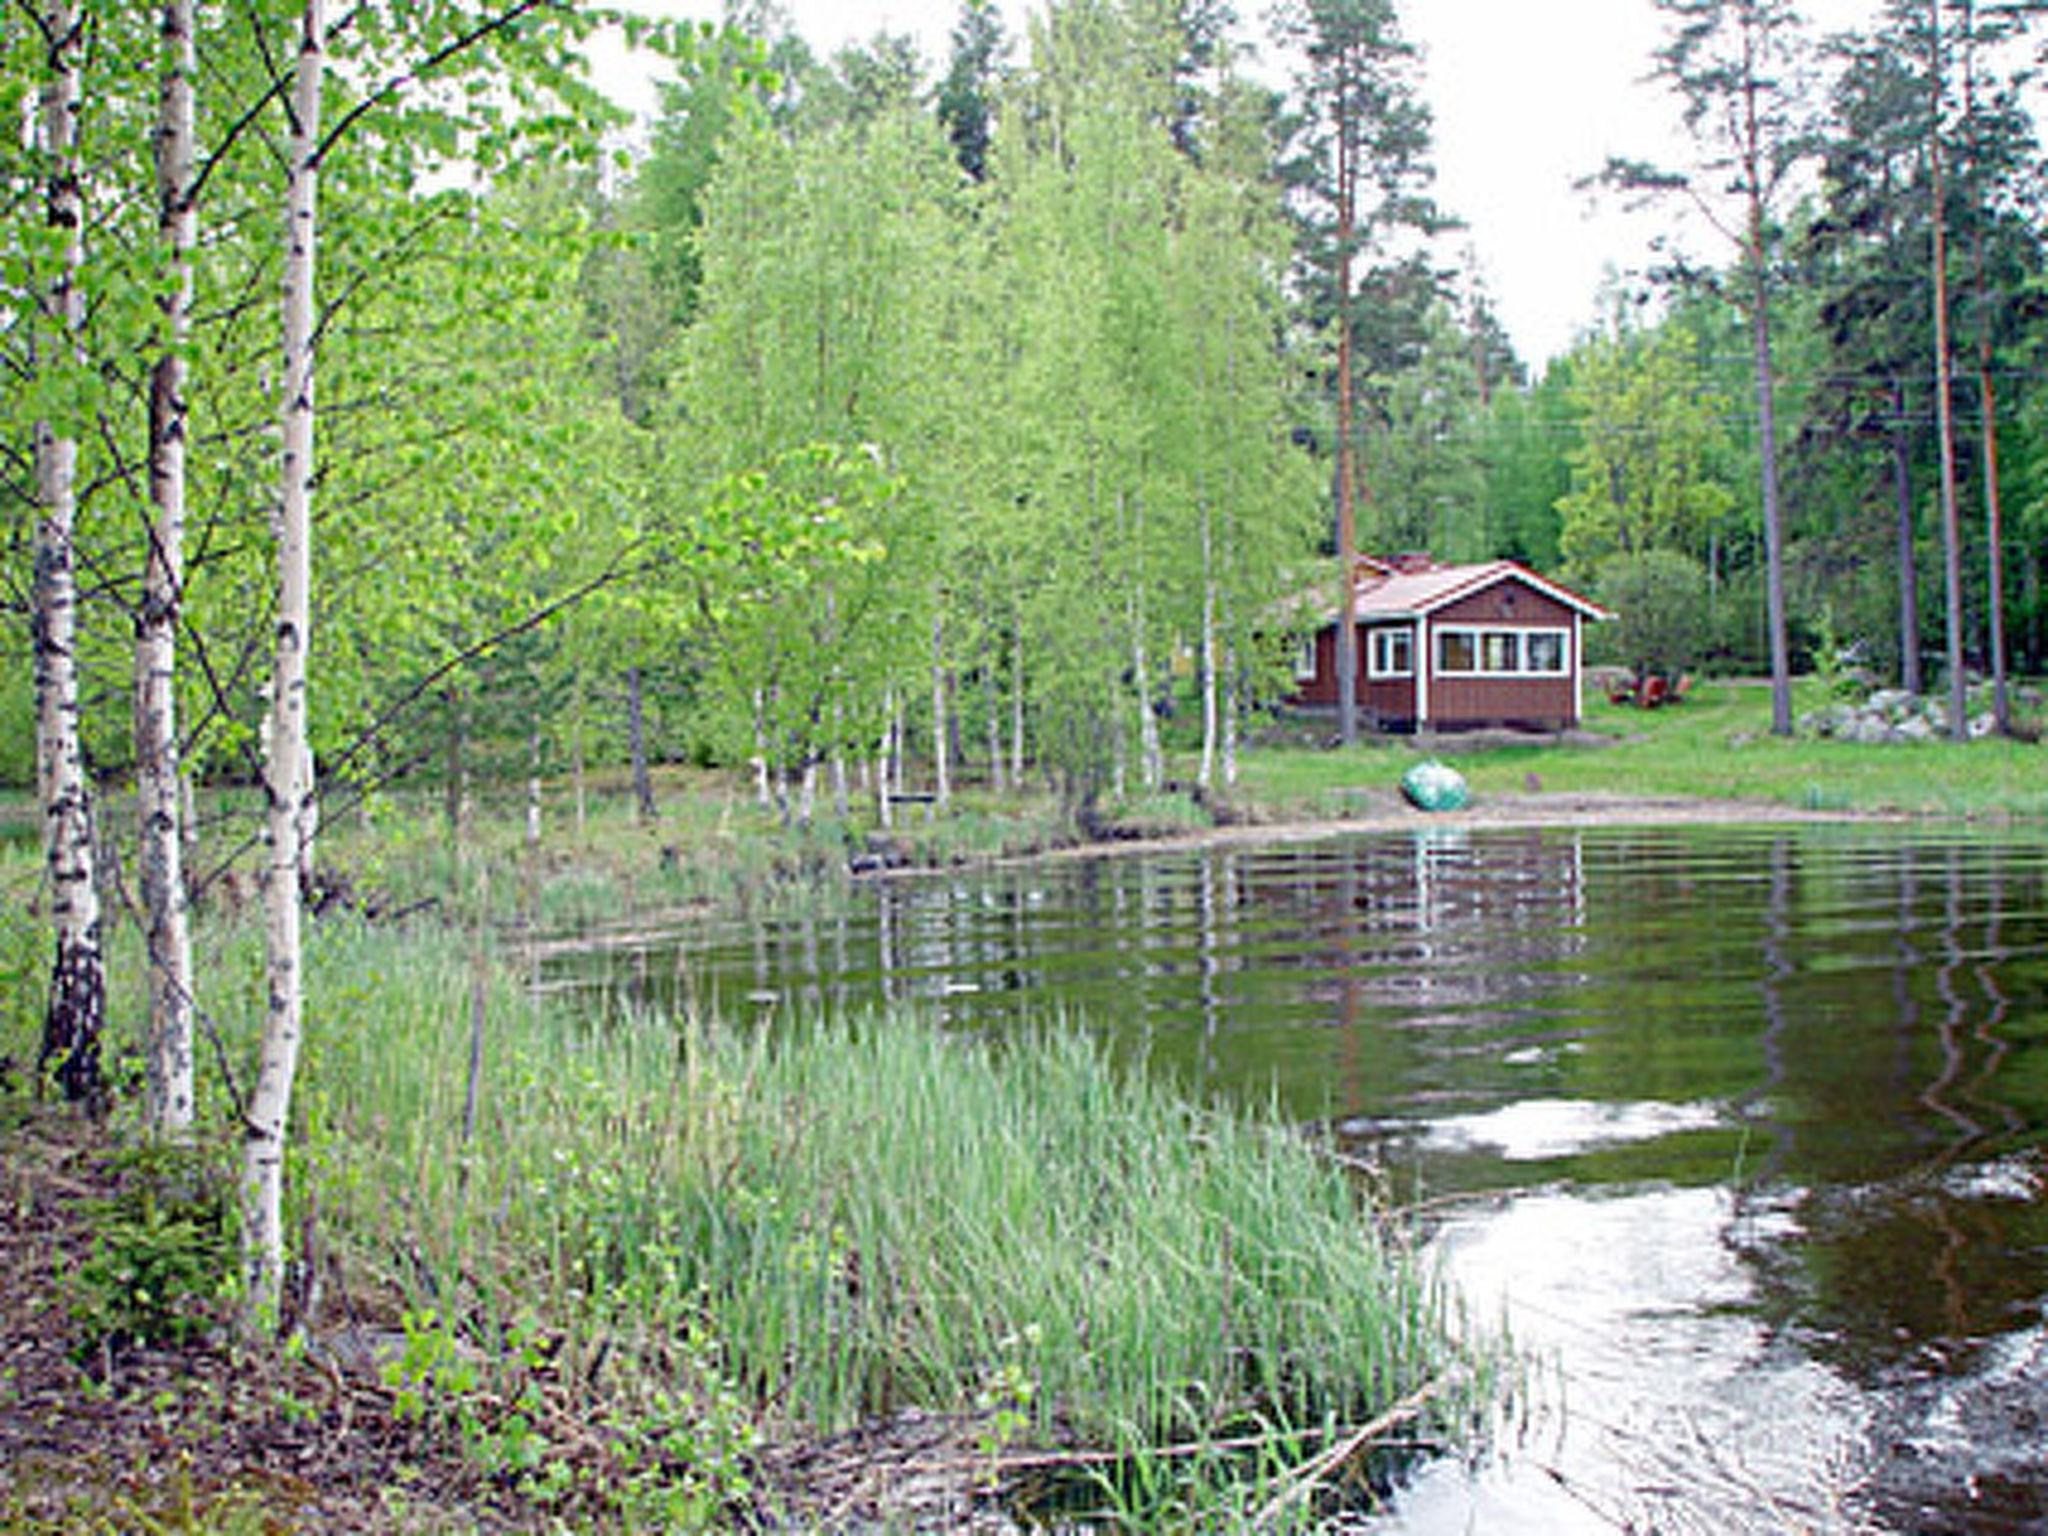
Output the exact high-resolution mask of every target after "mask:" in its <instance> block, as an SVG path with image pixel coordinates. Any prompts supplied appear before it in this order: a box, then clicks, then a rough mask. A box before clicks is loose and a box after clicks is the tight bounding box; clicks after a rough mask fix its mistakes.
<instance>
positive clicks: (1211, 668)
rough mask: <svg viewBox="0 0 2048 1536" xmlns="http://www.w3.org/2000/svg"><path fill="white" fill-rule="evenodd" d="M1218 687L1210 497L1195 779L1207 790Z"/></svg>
mask: <svg viewBox="0 0 2048 1536" xmlns="http://www.w3.org/2000/svg"><path fill="white" fill-rule="evenodd" d="M1216 694H1217V687H1216V537H1215V531H1214V530H1213V529H1212V528H1211V527H1210V519H1209V500H1208V498H1207V497H1206V496H1205V497H1203V498H1202V766H1201V767H1200V768H1199V769H1198V770H1196V773H1195V782H1196V783H1197V784H1199V785H1201V786H1202V788H1203V789H1204V790H1205V791H1206V790H1209V789H1213V788H1214V787H1215V785H1216V748H1217V740H1216V738H1217V734H1218V732H1219V730H1220V727H1221V724H1222V722H1221V718H1220V714H1219V711H1218V709H1217V697H1216Z"/></svg>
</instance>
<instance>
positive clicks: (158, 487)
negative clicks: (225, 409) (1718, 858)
mask: <svg viewBox="0 0 2048 1536" xmlns="http://www.w3.org/2000/svg"><path fill="white" fill-rule="evenodd" d="M162 38H163V63H162V99H161V103H160V110H159V113H158V117H157V139H156V185H157V209H158V224H159V238H160V240H161V242H162V245H163V255H164V262H165V272H164V286H163V292H162V294H161V296H160V297H159V299H158V304H159V306H160V307H161V309H162V311H163V326H164V332H163V342H162V351H161V353H160V354H159V356H158V357H157V360H156V364H155V367H154V368H153V369H152V370H151V374H150V389H149V497H150V503H151V505H152V506H153V507H154V509H155V519H154V523H153V526H152V527H151V529H150V539H149V553H148V557H147V559H146V561H145V563H144V566H143V576H142V611H141V613H140V614H139V616H138V617H137V619H136V625H135V802H136V817H137V821H138V822H139V829H138V838H137V844H136V849H137V852H136V865H137V884H138V886H139V887H140V890H141V896H142V921H143V937H144V942H145V945H146V949H145V955H146V958H147V966H148V989H149V1028H148V1033H147V1037H146V1049H145V1050H144V1053H143V1057H144V1060H143V1066H144V1079H145V1083H146V1085H147V1101H146V1104H145V1107H144V1114H145V1118H146V1121H147V1123H148V1126H149V1128H150V1130H151V1131H152V1132H153V1133H154V1134H156V1135H159V1136H171V1137H177V1136H182V1135H183V1134H184V1133H185V1132H186V1131H187V1130H189V1129H190V1127H191V1124H192V937H191V925H190V923H189V921H188V915H187V911H186V895H185V873H184V866H183V856H184V847H183V841H182V818H183V812H184V806H183V804H182V801H181V797H180V793H179V792H180V788H181V781H180V778H179V771H178V714H177V694H176V684H177V633H178V610H179V606H180V604H181V602H182V599H183V585H184V542H185V432H186V425H185V424H186V409H185V340H186V335H187V332H188V330H189V329H190V321H191V311H192V247H193V243H194V237H195V233H196V224H197V218H196V213H195V210H194V209H193V206H192V201H191V193H190V189H191V185H192V136H193V126H192V121H193V106H192V82H193V78H194V75H195V74H196V72H197V60H196V58H195V55H194V49H193V40H192V0H167V3H166V4H165V5H164V8H163V32H162Z"/></svg>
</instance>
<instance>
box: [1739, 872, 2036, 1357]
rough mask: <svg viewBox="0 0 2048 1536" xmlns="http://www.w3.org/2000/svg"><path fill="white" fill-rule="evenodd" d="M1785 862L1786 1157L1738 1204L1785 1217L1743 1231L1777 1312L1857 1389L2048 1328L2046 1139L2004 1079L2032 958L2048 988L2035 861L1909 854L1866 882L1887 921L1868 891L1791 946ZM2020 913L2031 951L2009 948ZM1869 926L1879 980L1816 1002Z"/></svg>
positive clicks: (1768, 1303)
mask: <svg viewBox="0 0 2048 1536" xmlns="http://www.w3.org/2000/svg"><path fill="white" fill-rule="evenodd" d="M1789 862H1790V861H1789V858H1788V859H1786V860H1783V861H1781V860H1780V859H1778V858H1777V857H1775V856H1774V859H1773V865H1772V871H1773V873H1772V883H1771V892H1772V894H1771V898H1770V902H1771V905H1770V911H1771V913H1772V917H1771V920H1770V921H1769V922H1768V923H1767V925H1766V939H1765V943H1764V946H1763V952H1762V960H1763V966H1762V979H1761V989H1762V993H1763V1009H1764V1016H1765V1023H1764V1030H1763V1035H1762V1041H1761V1044H1762V1057H1763V1065H1764V1075H1765V1078H1766V1084H1765V1086H1764V1087H1763V1089H1762V1090H1761V1092H1760V1094H1759V1104H1760V1114H1761V1115H1762V1116H1763V1118H1764V1121H1765V1123H1767V1124H1769V1125H1770V1127H1771V1134H1772V1138H1773V1144H1774V1145H1773V1151H1772V1154H1771V1156H1770V1158H1769V1159H1768V1161H1767V1162H1766V1164H1765V1165H1764V1166H1763V1168H1762V1170H1761V1172H1760V1176H1759V1177H1758V1178H1757V1180H1756V1181H1755V1182H1754V1183H1753V1184H1752V1185H1751V1186H1750V1188H1749V1189H1748V1190H1747V1191H1746V1193H1745V1196H1744V1199H1743V1202H1742V1209H1743V1211H1744V1213H1745V1214H1746V1215H1748V1216H1751V1217H1760V1216H1763V1215H1766V1214H1770V1213H1774V1212H1775V1213H1779V1214H1783V1215H1787V1216H1789V1217H1791V1221H1790V1223H1783V1222H1780V1223H1768V1222H1761V1223H1758V1222H1738V1223H1736V1224H1735V1225H1734V1226H1733V1227H1732V1228H1731V1234H1730V1240H1731V1242H1732V1243H1734V1244H1735V1245H1736V1246H1737V1247H1738V1248H1739V1249H1740V1250H1741V1251H1742V1252H1743V1254H1744V1257H1745V1258H1746V1260H1747V1261H1748V1262H1749V1263H1750V1264H1751V1265H1752V1266H1753V1268H1754V1270H1755V1271H1756V1273H1757V1276H1758V1285H1759V1289H1758V1303H1759V1306H1760V1309H1761V1310H1762V1311H1763V1312H1764V1314H1765V1315H1766V1316H1767V1317H1768V1318H1770V1319H1772V1320H1773V1321H1775V1322H1776V1323H1777V1324H1779V1325H1780V1326H1783V1327H1787V1328H1790V1329H1792V1330H1793V1331H1795V1332H1796V1333H1797V1335H1798V1336H1800V1337H1801V1338H1802V1339H1803V1340H1804V1341H1806V1342H1807V1343H1808V1345H1809V1347H1810V1348H1812V1349H1813V1351H1814V1352H1815V1353H1816V1354H1817V1355H1819V1356H1820V1357H1822V1358H1824V1359H1827V1360H1828V1361H1830V1362H1831V1363H1833V1364H1834V1365H1836V1366H1837V1367H1838V1368H1840V1369H1842V1370H1844V1371H1845V1372H1847V1373H1849V1374H1850V1375H1851V1376H1852V1377H1855V1378H1857V1379H1862V1380H1866V1381H1874V1380H1882V1379H1885V1378H1887V1377H1889V1376H1890V1375H1892V1374H1893V1373H1895V1372H1897V1371H1898V1370H1900V1369H1916V1370H1917V1369H1921V1368H1924V1366H1925V1365H1926V1363H1927V1362H1928V1360H1929V1359H1930V1358H1931V1356H1930V1352H1933V1353H1934V1354H1938V1355H1940V1356H1942V1357H1943V1358H1959V1357H1961V1356H1964V1355H1967V1354H1968V1353H1969V1352H1970V1351H1971V1350H1972V1349H1974V1348H1975V1347H1976V1346H1977V1345H1978V1344H1980V1343H1981V1342H1982V1341H1984V1340H1986V1339H1988V1338H1993V1337H1996V1336H1998V1335H2001V1334H2004V1333H2007V1332H2009V1331H2011V1330H2013V1329H2016V1328H2022V1327H2029V1328H2030V1327H2033V1326H2036V1325H2037V1324H2038V1323H2039V1320H2040V1313H2041V1301H2042V1276H2041V1273H2040V1269H2039V1265H2038V1262H2037V1261H2036V1259H2035V1257H2034V1256H2035V1255H2036V1254H2038V1253H2039V1251H2040V1250H2041V1248H2042V1247H2043V1246H2044V1245H2048V1212H2044V1211H2043V1209H2042V1207H2041V1205H2040V1204H2039V1202H2038V1201H2037V1200H2036V1199H2035V1198H2034V1196H2035V1195H2036V1193H2037V1192H2038V1181H2039V1172H2040V1160H2039V1149H2038V1145H2037V1143H2038V1140H2039V1138H2038V1135H2037V1134H2036V1133H2034V1132H2032V1131H2030V1130H2029V1121H2028V1117H2027V1115H2026V1114H2025V1113H2024V1112H2023V1111H2022V1110H2021V1109H2020V1108H2019V1107H2017V1106H2016V1105H2015V1104H2014V1103H2013V1102H2012V1101H2011V1095H2012V1092H2013V1087H2012V1085H2011V1084H2009V1083H2008V1082H2007V1081H2006V1070H2007V1068H2008V1067H2009V1065H2010V1064H2011V1063H2012V1061H2013V1060H2014V1046H2013V1042H2012V1040H2011V1039H2010V1038H2009V1037H2008V1029H2007V1026H2008V1020H2009V1018H2010V1016H2011V1013H2012V1010H2013V1006H2014V1005H2013V989H2012V986H2011V982H2010V979H2009V976H2008V972H2009V971H2011V970H2013V969H2015V966H2016V963H2017V962H2021V961H2024V962H2026V965H2027V967H2028V968H2029V969H2030V971H2031V973H2032V974H2034V975H2035V976H2036V977H2038V971H2039V962H2040V956H2041V953H2042V948H2043V941H2044V937H2048V936H2044V933H2043V925H2042V922H2041V904H2040V899H2039V897H2040V877H2039V869H2038V865H2037V863H2035V862H2034V861H2032V860H2030V861H2029V862H2028V863H2027V864H2026V865H2025V866H2024V867H2022V868H2017V869H2016V868H2012V867H2009V866H2008V863H2007V859H2006V855H2005V853H2004V851H2003V850H2001V849H1998V848H1994V847H1988V846H1984V847H1969V848H1964V847H1959V846H1953V845H1952V846H1949V847H1945V848H1939V849H1927V848H1923V847H1916V846H1914V845H1911V844H1908V845H1905V846H1903V847H1902V848H1901V849H1900V850H1899V851H1898V855H1897V859H1896V862H1895V863H1893V864H1892V865H1891V866H1890V867H1889V868H1887V867H1885V865H1883V864H1874V865H1873V866H1871V867H1870V868H1869V869H1868V870H1867V871H1865V872H1864V879H1865V880H1867V882H1868V883H1869V884H1870V885H1873V886H1876V887H1878V888H1879V890H1882V887H1883V884H1884V883H1885V882H1887V881H1888V882H1889V884H1890V890H1889V892H1886V893H1884V894H1887V895H1888V896H1889V897H1890V899H1889V901H1887V902H1885V903H1884V905H1885V906H1886V907H1888V908H1889V911H1890V921H1889V923H1888V925H1887V926H1886V927H1885V928H1884V929H1879V928H1878V927H1877V926H1876V925H1875V924H1871V923H1869V922H1867V920H1866V919H1865V918H1864V917H1862V916H1861V915H1860V914H1863V913H1866V912H1871V911H1874V910H1876V909H1877V906H1878V903H1877V901H1876V900H1873V899H1869V898H1868V896H1867V895H1866V897H1863V898H1859V899H1858V900H1856V901H1855V902H1854V903H1852V904H1851V905H1850V906H1849V907H1848V908H1847V909H1846V910H1847V913H1848V915H1849V921H1848V922H1846V923H1845V924H1843V925H1841V928H1840V929H1839V930H1838V931H1837V932H1835V933H1834V934H1833V935H1832V936H1828V935H1823V937H1824V939H1825V942H1823V943H1820V944H1818V945H1813V944H1809V946H1808V948H1807V950H1806V952H1805V953H1804V954H1796V953H1793V952H1792V951H1791V950H1790V948H1789V946H1790V945H1791V944H1792V942H1793V934H1794V932H1795V928H1794V926H1793V925H1790V924H1789V923H1788V922H1787V921H1785V920H1782V919H1783V918H1784V917H1785V916H1786V915H1787V909H1786V907H1785V906H1784V902H1785V900H1786V897H1787V884H1788V883H1787V881H1786V880H1785V879H1784V878H1783V872H1784V869H1785V867H1786V865H1787V864H1789ZM1930 875H1931V876H1932V878H1931V879H1930V878H1929V876H1930ZM2016 896H2017V898H2018V899H2017V901H2015V897H2016ZM2015 907H2017V909H2018V910H2019V911H2022V912H2024V913H2026V914H2027V917H2026V920H2025V931H2024V933H2023V934H2022V935H2021V938H2022V939H2023V941H2024V942H2023V946H2021V947H2009V946H2008V933H2009V930H2011V929H2013V928H2014V927H2015V926H2016V920H2015V919H2014V918H2013V917H2012V916H2011V913H2012V911H2013V910H2014V909H2015ZM1866 935H1874V936H1876V937H1877V939H1878V941H1879V944H1880V946H1881V947H1880V948H1876V949H1873V950H1872V951H1871V959H1872V960H1873V961H1875V962H1877V963H1876V964H1875V965H1873V966H1871V967H1869V969H1871V970H1877V969H1881V970H1882V971H1883V973H1884V986H1883V989H1882V990H1879V989H1877V988H1875V987H1871V986H1862V985H1852V986H1849V987H1848V988H1847V989H1846V990H1845V991H1844V993H1843V995H1842V996H1841V997H1840V998H1839V999H1838V1000H1837V1002H1836V1003H1835V1005H1834V1006H1833V1007H1832V1008H1827V1007H1822V1006H1819V1002H1820V999H1818V998H1817V996H1816V995H1815V994H1816V991H1817V989H1816V987H1815V974H1814V973H1815V971H1816V970H1820V971H1822V972H1823V973H1825V974H1826V976H1827V979H1828V980H1829V982H1830V984H1831V985H1832V984H1836V983H1837V982H1838V978H1837V977H1836V975H1835V972H1837V971H1840V970H1841V969H1842V968H1843V967H1844V966H1845V965H1846V966H1847V967H1848V972H1849V975H1850V976H1851V977H1852V978H1853V977H1854V976H1855V975H1856V974H1857V973H1859V972H1860V971H1862V970H1863V969H1865V967H1862V966H1860V965H1858V964H1855V963H1854V962H1853V959H1852V957H1851V956H1850V951H1852V950H1854V949H1855V948H1856V947H1857V946H1858V945H1861V944H1863V943H1864V939H1865V936H1866ZM2037 991H2038V985H2037ZM2041 1001H2042V1000H2041V999H2039V998H2038V997H2037V998H2036V1003H2037V1006H2038V1005H2039V1004H2040V1003H2041ZM1860 1010H1869V1011H1870V1013H1869V1016H1866V1017H1862V1018H1859V1017H1858V1012H1859V1011H1860ZM1816 1022H1817V1023H1818V1025H1819V1033H1818V1034H1816V1031H1815V1027H1814V1026H1815V1024H1816ZM1802 1032H1803V1033H1804V1034H1805V1036H1806V1038H1801V1035H1802ZM1830 1036H1832V1037H1833V1038H1832V1039H1831V1038H1830ZM1887 1041H1888V1042H1889V1049H1882V1048H1880V1047H1882V1046H1883V1045H1884V1043H1885V1042H1887ZM1802 1131H1803V1132H1804V1133H1805V1139H1804V1140H1803V1141H1802V1140H1801V1133H1802ZM1759 1232H1763V1233H1768V1234H1770V1235H1768V1236H1762V1237H1760V1236H1758V1233H1759Z"/></svg>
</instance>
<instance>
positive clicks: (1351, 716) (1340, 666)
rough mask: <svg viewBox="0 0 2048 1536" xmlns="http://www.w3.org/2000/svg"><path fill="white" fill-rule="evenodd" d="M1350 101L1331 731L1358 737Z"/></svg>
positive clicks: (1343, 184) (1343, 155) (1343, 121)
mask: <svg viewBox="0 0 2048 1536" xmlns="http://www.w3.org/2000/svg"><path fill="white" fill-rule="evenodd" d="M1353 110H1354V109H1353V106H1352V103H1351V98H1350V91H1349V89H1348V88H1344V89H1340V92H1339V97H1338V102H1337V112H1336V129H1337V467H1336V476H1337V579H1338V582H1339V583H1340V586H1341V590H1340V593H1339V596H1338V600H1337V734H1338V735H1339V736H1340V737H1341V738H1342V739H1343V742H1344V744H1345V745H1346V746H1350V745H1351V744H1352V743H1353V742H1355V741H1356V740H1358V513H1357V509H1356V508H1355V507H1354V505H1353V504H1352V499H1351V493H1352V464H1351V460H1352V442H1351V432H1352V415H1353V410H1352V390H1351V242H1352V236H1353V230H1352V225H1353V220H1354V214H1353V198H1354V197H1355V195H1356V188H1355V187H1354V186H1353V185H1352V181H1353V165H1352V159H1353V157H1354V155H1355V154H1356V152H1357V151H1356V147H1355V146H1354V145H1353V144H1352V141H1351V136H1352V134H1353V133H1354V132H1356V131H1357V125H1356V124H1355V123H1354V122H1352V121H1351V117H1352V112H1353Z"/></svg>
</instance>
